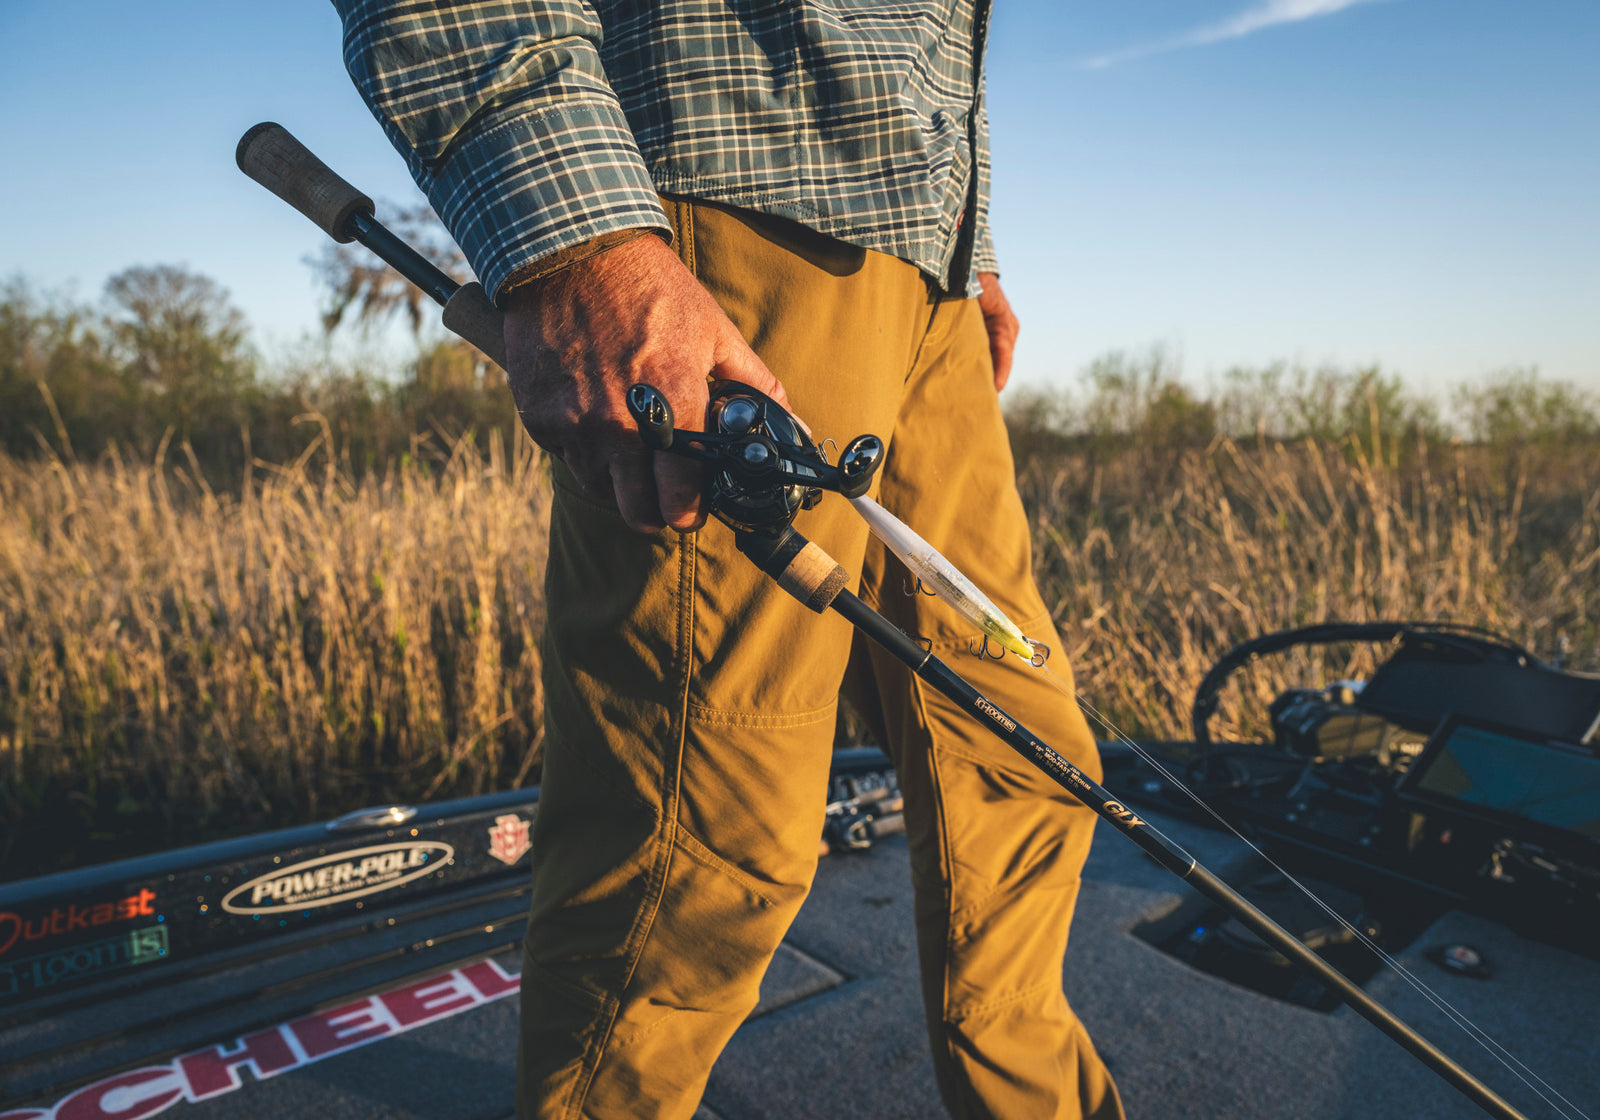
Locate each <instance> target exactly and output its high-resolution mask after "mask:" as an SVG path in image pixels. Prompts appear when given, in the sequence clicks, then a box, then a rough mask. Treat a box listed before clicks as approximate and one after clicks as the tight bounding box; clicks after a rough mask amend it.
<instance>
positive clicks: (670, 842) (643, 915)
mask: <svg viewBox="0 0 1600 1120" xmlns="http://www.w3.org/2000/svg"><path fill="white" fill-rule="evenodd" d="M696 555H697V554H696V551H695V537H694V535H693V534H685V535H684V536H682V537H680V538H679V544H678V610H677V615H678V635H677V644H678V650H677V658H676V661H677V664H676V668H677V669H678V674H679V676H678V679H679V680H680V681H681V682H682V685H681V690H680V692H679V696H678V703H677V705H676V707H677V718H676V719H675V721H674V722H675V723H676V725H677V736H676V742H675V743H674V748H673V752H672V759H671V766H670V769H668V768H666V767H663V770H664V773H663V778H664V780H665V784H666V786H667V789H666V790H665V791H664V792H665V793H666V796H665V797H664V798H663V799H662V801H663V806H662V809H663V813H662V819H661V829H662V835H661V837H660V838H659V839H658V841H657V843H659V844H660V845H661V855H660V857H659V858H658V859H657V860H656V865H655V868H653V869H652V882H651V884H650V888H649V890H648V892H647V894H646V896H645V903H644V905H643V906H642V907H640V913H639V919H638V920H637V922H636V924H635V928H634V932H633V933H632V934H630V936H629V938H628V941H629V944H628V957H629V960H628V972H627V975H626V976H625V977H624V978H623V981H622V985H621V987H620V989H619V990H618V992H617V996H616V998H615V1000H612V1001H609V1002H611V1004H612V1006H611V1013H610V1015H609V1016H607V1018H606V1023H605V1027H604V1029H603V1030H601V1031H599V1032H598V1038H597V1041H596V1044H595V1046H594V1048H593V1049H592V1050H591V1051H590V1060H589V1062H588V1065H589V1068H588V1070H587V1071H586V1073H585V1075H584V1076H583V1077H581V1078H579V1080H578V1083H577V1085H575V1086H574V1087H573V1098H572V1099H571V1100H569V1101H568V1104H567V1108H566V1111H567V1112H568V1113H569V1115H577V1116H580V1117H581V1115H582V1112H583V1105H584V1101H585V1100H586V1099H587V1098H588V1096H589V1090H590V1089H591V1088H592V1087H593V1085H594V1079H595V1077H596V1076H597V1075H598V1074H599V1072H600V1064H601V1062H602V1061H603V1060H604V1058H605V1053H606V1049H607V1047H608V1046H610V1044H611V1039H612V1036H613V1034H614V1032H615V1031H616V1025H617V1016H618V1015H620V1014H621V1013H622V1004H623V1001H624V1000H625V999H626V998H627V995H628V989H629V988H630V987H632V986H633V975H634V972H635V971H636V970H637V969H638V967H639V959H640V958H641V957H643V956H644V949H645V945H646V944H648V943H649V940H650V931H651V930H652V929H653V928H654V927H655V921H656V916H657V915H658V914H660V912H661V900H662V898H663V897H664V896H665V895H666V893H667V892H666V886H667V879H668V877H669V876H670V875H671V872H672V857H673V853H674V851H675V850H676V849H677V847H678V837H677V830H678V801H679V792H680V789H681V785H682V780H683V750H684V743H685V740H686V739H687V738H688V731H689V683H690V676H691V669H692V666H693V663H694V650H693V648H692V645H691V643H692V641H693V635H694V589H695V559H696Z"/></svg>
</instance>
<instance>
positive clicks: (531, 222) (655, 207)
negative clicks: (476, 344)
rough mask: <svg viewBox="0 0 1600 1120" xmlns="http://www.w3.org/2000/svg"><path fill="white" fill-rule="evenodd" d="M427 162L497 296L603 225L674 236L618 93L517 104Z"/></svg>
mask: <svg viewBox="0 0 1600 1120" xmlns="http://www.w3.org/2000/svg"><path fill="white" fill-rule="evenodd" d="M432 170H433V182H432V184H431V186H432V189H431V190H430V191H429V196H430V200H431V201H432V203H433V206H434V209H435V210H436V211H438V214H439V216H440V218H442V219H443V220H444V224H445V225H446V226H447V227H448V228H449V229H450V231H451V232H452V233H453V234H454V235H455V238H456V241H457V242H458V243H459V244H460V246H461V249H462V251H463V252H464V253H465V254H466V257H467V260H468V262H469V263H471V265H472V269H473V271H474V272H475V273H477V275H478V277H479V279H480V280H481V281H482V283H483V288H484V291H486V292H489V293H491V294H492V295H493V296H494V298H495V301H496V303H499V302H500V300H501V299H502V298H503V296H504V295H505V293H504V292H503V291H502V290H501V289H502V288H503V287H504V285H505V283H506V280H507V279H508V278H509V277H511V276H512V275H513V274H514V273H519V272H525V271H527V270H528V269H529V266H531V265H533V264H534V263H535V262H537V261H539V260H540V259H541V258H544V257H547V256H549V255H550V254H552V253H557V252H560V251H562V250H565V249H570V248H572V247H573V246H576V245H580V244H582V243H583V242H585V241H589V240H591V239H592V238H595V237H598V236H600V235H601V234H605V233H610V232H612V231H614V230H622V229H656V230H660V231H662V233H663V234H665V235H666V236H668V237H670V236H671V232H672V227H671V225H670V224H669V223H668V221H667V216H666V213H665V212H664V211H663V210H662V208H661V199H660V197H659V196H658V195H657V194H656V188H655V185H654V184H653V183H652V182H651V179H650V173H649V172H648V171H647V170H646V168H645V165H644V160H643V158H641V157H640V155H639V149H638V146H637V145H636V144H635V143H634V139H633V131H632V130H631V129H630V128H629V127H628V121H627V118H626V117H625V116H623V113H622V109H621V108H620V107H619V106H618V105H616V104H615V103H614V102H606V101H568V102H565V103H563V104H561V105H558V106H555V107H552V108H544V109H540V110H537V111H533V112H521V113H518V114H517V115H516V116H513V117H512V118H511V119H509V120H505V121H501V122H496V123H494V124H492V125H491V126H490V127H488V128H485V129H483V130H482V131H479V132H475V133H474V134H473V135H472V136H470V137H468V138H466V139H464V140H462V141H461V142H459V143H458V144H455V145H452V146H451V149H450V152H449V154H448V155H447V156H446V157H445V159H444V160H443V162H442V163H440V164H438V165H436V166H435V167H434V168H433V169H432Z"/></svg>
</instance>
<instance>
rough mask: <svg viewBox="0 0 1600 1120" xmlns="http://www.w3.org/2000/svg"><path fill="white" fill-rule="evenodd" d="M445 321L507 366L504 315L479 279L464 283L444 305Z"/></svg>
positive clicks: (453, 329) (456, 331) (457, 332)
mask: <svg viewBox="0 0 1600 1120" xmlns="http://www.w3.org/2000/svg"><path fill="white" fill-rule="evenodd" d="M442 318H443V319H444V325H445V327H446V328H447V329H449V330H452V331H454V332H455V333H456V334H458V335H460V336H461V337H462V338H464V339H466V340H467V341H468V342H470V343H472V345H474V346H476V347H477V348H478V349H479V350H482V351H483V352H484V353H485V354H487V355H489V357H490V358H492V359H493V360H494V364H495V365H497V366H499V367H500V368H501V369H505V368H506V334H505V315H504V314H503V313H502V312H501V311H500V309H499V308H498V307H496V306H495V305H494V304H493V303H491V302H490V301H489V297H488V295H487V294H486V293H485V292H484V290H483V285H482V284H480V283H478V282H477V281H476V280H474V281H472V283H470V284H463V285H461V287H459V288H457V289H456V294H455V295H453V296H451V297H450V302H449V303H446V304H445V305H444V315H443V316H442Z"/></svg>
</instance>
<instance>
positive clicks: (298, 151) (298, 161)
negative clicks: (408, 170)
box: [233, 121, 372, 242]
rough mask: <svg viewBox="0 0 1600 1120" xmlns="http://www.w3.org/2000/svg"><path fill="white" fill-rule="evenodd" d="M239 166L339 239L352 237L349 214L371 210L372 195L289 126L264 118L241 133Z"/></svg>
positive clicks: (370, 211)
mask: <svg viewBox="0 0 1600 1120" xmlns="http://www.w3.org/2000/svg"><path fill="white" fill-rule="evenodd" d="M233 158H234V160H235V161H236V162H237V163H238V164H239V170H240V171H243V172H244V173H245V174H246V175H248V176H250V178H252V179H254V180H255V181H256V182H258V183H260V184H261V185H262V186H263V187H266V188H267V190H269V191H271V192H272V193H273V194H275V195H277V196H278V197H279V198H281V199H283V200H284V201H285V202H287V203H288V204H289V205H290V206H293V207H294V208H295V209H296V210H298V211H300V213H302V214H304V215H305V216H306V217H308V218H310V219H311V220H312V221H313V222H315V223H316V224H317V225H318V226H320V227H322V232H324V233H326V234H327V235H328V236H329V237H331V238H333V239H334V240H335V241H339V242H346V241H351V240H353V239H354V238H353V235H352V233H351V231H350V228H349V223H350V219H351V217H353V216H354V215H356V214H358V213H367V214H371V213H372V199H370V198H368V197H367V196H366V195H364V194H362V193H361V192H360V191H358V190H356V189H355V188H354V187H352V186H351V185H350V184H349V183H347V182H345V181H344V180H343V179H341V178H340V177H339V176H338V175H336V174H335V173H334V172H333V171H332V170H330V169H329V167H328V165H327V164H325V163H323V162H322V161H321V160H320V159H318V158H317V157H316V156H314V155H312V154H311V152H310V151H309V150H308V149H307V148H306V146H305V145H304V144H302V143H300V141H298V140H296V139H295V138H294V136H293V135H292V134H291V133H290V132H289V130H288V129H287V128H284V127H283V126H282V125H281V124H274V123H272V122H271V121H263V122H262V123H261V124H258V125H256V126H255V127H254V128H252V129H251V130H250V131H249V132H246V133H245V134H244V135H243V136H242V137H240V138H239V147H238V148H237V149H236V150H235V151H234V156H233Z"/></svg>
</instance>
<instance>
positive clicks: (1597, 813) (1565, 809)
mask: <svg viewBox="0 0 1600 1120" xmlns="http://www.w3.org/2000/svg"><path fill="white" fill-rule="evenodd" d="M1430 753H1432V756H1433V757H1432V759H1431V760H1424V768H1423V770H1422V773H1420V774H1418V775H1417V777H1416V780H1415V783H1414V785H1413V788H1414V789H1416V790H1417V792H1419V793H1427V794H1431V795H1433V796H1434V797H1436V798H1438V797H1442V798H1448V799H1450V800H1453V801H1461V802H1465V803H1467V804H1469V805H1477V806H1481V807H1482V808H1484V809H1489V810H1493V811H1495V812H1500V813H1507V814H1510V815H1512V816H1515V817H1521V818H1523V819H1525V820H1530V821H1538V822H1539V823H1541V824H1545V825H1549V826H1551V827H1553V828H1559V829H1563V830H1565V831H1567V832H1575V833H1577V834H1578V835H1580V836H1588V837H1590V838H1593V839H1597V840H1600V758H1596V757H1594V756H1593V755H1587V754H1580V753H1578V752H1576V751H1571V750H1565V749H1563V748H1561V747H1555V746H1549V745H1546V744H1543V743H1537V742H1529V741H1528V740H1526V739H1519V738H1516V737H1515V736H1511V735H1505V734H1501V733H1499V732H1495V731H1490V730H1488V729H1486V728H1481V727H1472V726H1470V725H1466V724H1457V725H1456V727H1455V728H1454V729H1453V731H1452V732H1451V734H1450V737H1449V738H1448V739H1446V740H1445V742H1443V743H1441V744H1440V745H1439V749H1438V750H1437V751H1435V752H1430Z"/></svg>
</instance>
